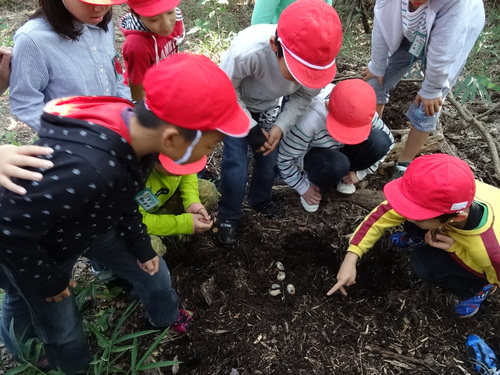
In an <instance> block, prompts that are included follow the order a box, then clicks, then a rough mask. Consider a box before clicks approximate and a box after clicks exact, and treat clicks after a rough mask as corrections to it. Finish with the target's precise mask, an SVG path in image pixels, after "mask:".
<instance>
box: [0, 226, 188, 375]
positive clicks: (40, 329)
mask: <svg viewBox="0 0 500 375" xmlns="http://www.w3.org/2000/svg"><path fill="white" fill-rule="evenodd" d="M126 249H127V246H126V244H125V243H124V240H123V239H122V238H121V237H120V235H119V234H118V231H116V230H112V231H110V232H108V233H107V234H105V235H102V236H100V237H97V238H96V240H95V245H93V246H92V247H91V248H90V249H88V250H87V251H86V252H85V253H84V255H85V256H86V257H88V258H90V259H92V260H95V261H98V262H99V263H100V264H102V265H103V266H105V267H108V268H110V269H111V270H113V271H115V272H116V273H117V274H119V275H120V276H122V277H123V278H125V279H127V280H128V281H130V282H131V283H132V284H133V285H134V287H135V290H136V291H137V293H138V294H139V297H140V299H141V301H142V303H143V305H144V307H145V309H146V311H147V313H148V317H149V320H150V322H151V324H153V325H154V326H156V327H159V328H163V327H166V326H169V325H171V324H173V323H174V322H175V321H176V319H177V316H178V314H179V310H178V308H179V307H178V306H179V299H178V297H177V294H176V292H175V290H174V289H173V288H172V283H171V279H170V272H169V270H168V268H167V265H166V264H165V261H164V260H163V259H161V258H160V270H159V271H158V272H157V273H156V274H155V275H153V276H150V275H149V274H147V273H146V272H144V271H142V270H141V269H140V268H139V266H138V265H137V259H136V258H135V256H133V254H132V253H130V252H129V251H128V250H126ZM76 260H77V258H74V259H71V260H69V261H67V262H65V263H64V264H60V269H61V270H63V271H64V272H67V273H68V274H71V270H72V268H73V265H74V263H75V261H76ZM0 288H2V289H4V290H5V298H4V302H3V308H2V317H1V326H0V336H1V338H2V340H3V342H4V343H5V345H6V347H7V349H8V350H9V351H10V352H11V353H12V354H18V353H19V351H18V349H17V348H16V347H15V345H14V344H13V342H12V340H11V338H10V335H9V325H10V322H11V320H12V319H14V328H15V333H16V336H18V338H19V337H20V334H21V333H22V332H24V331H25V332H26V335H25V336H24V340H23V341H26V340H27V339H29V338H31V337H37V338H38V339H39V340H40V341H41V342H43V343H44V344H45V345H44V348H45V352H46V355H47V358H48V360H49V364H50V367H51V368H54V369H56V368H60V369H61V370H63V371H64V372H65V373H68V374H71V373H72V372H75V371H78V370H82V369H85V368H87V366H88V363H89V361H90V358H91V353H90V350H89V347H88V343H87V338H86V337H85V335H84V333H83V330H82V325H81V316H80V312H79V311H78V309H77V307H76V304H75V300H74V297H73V296H71V297H70V298H66V299H64V300H62V301H61V302H46V301H45V298H43V297H41V296H39V295H38V294H36V293H34V292H33V291H32V290H31V289H30V288H29V287H28V286H26V285H24V284H23V281H22V280H20V279H19V278H18V277H17V274H16V273H15V272H12V271H11V270H10V269H8V268H7V267H6V266H3V265H2V266H1V267H0Z"/></svg>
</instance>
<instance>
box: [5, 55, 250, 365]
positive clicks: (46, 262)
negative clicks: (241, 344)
mask: <svg viewBox="0 0 500 375" xmlns="http://www.w3.org/2000/svg"><path fill="white" fill-rule="evenodd" d="M144 89H145V98H144V102H140V103H138V104H137V106H136V107H135V108H134V107H133V105H132V104H131V102H129V101H127V100H124V99H120V98H112V97H69V98H63V99H56V100H54V101H52V102H50V103H48V104H47V106H46V107H45V109H44V114H43V115H42V120H41V122H42V127H41V129H40V132H39V137H40V139H39V140H38V141H37V144H38V145H41V146H49V147H51V148H52V149H53V150H54V153H53V154H49V155H47V156H45V158H47V159H50V161H52V163H53V165H54V166H53V167H52V168H50V169H47V170H45V169H38V170H36V171H37V172H39V173H41V174H42V177H43V178H42V179H41V180H40V181H34V182H30V181H21V180H17V181H14V182H15V183H17V184H19V185H21V186H22V187H24V188H25V189H26V194H25V195H18V194H15V193H12V192H9V191H6V190H5V189H2V191H1V194H0V207H2V217H1V218H0V288H2V289H3V290H4V291H5V298H4V300H3V308H2V317H1V322H0V336H1V338H2V340H3V342H4V343H5V344H6V347H7V348H8V350H9V351H10V352H11V353H13V354H16V347H18V346H17V345H13V339H14V338H13V337H11V332H12V331H11V330H10V326H11V324H12V325H13V334H14V335H15V336H16V340H19V341H20V342H21V347H23V345H22V344H23V343H24V342H26V340H28V339H30V338H37V339H38V340H40V341H41V342H42V343H43V344H44V350H45V355H46V357H47V359H48V367H47V368H45V369H44V370H45V371H46V370H50V369H60V370H62V371H63V372H65V373H68V374H70V373H74V372H77V371H82V370H85V369H86V368H87V366H88V363H89V360H90V357H91V353H90V350H89V347H88V344H87V339H86V337H85V335H84V333H83V330H82V326H81V317H80V314H79V311H78V309H77V307H76V304H75V301H74V298H73V296H72V293H71V288H73V287H74V286H75V283H74V281H73V280H72V278H71V271H72V268H73V265H74V263H75V261H76V260H77V258H78V257H79V256H80V255H84V256H86V257H88V258H89V259H91V260H96V261H98V262H99V263H100V264H102V265H103V266H105V267H107V268H109V269H110V270H112V271H114V272H116V273H117V274H119V275H120V276H122V277H123V278H125V279H127V280H129V281H130V282H131V283H132V284H133V286H134V288H135V290H136V292H137V293H138V295H139V298H140V299H141V301H142V304H143V306H144V307H145V309H146V311H147V314H148V319H149V323H150V324H151V325H153V326H154V327H157V328H160V329H162V328H164V327H168V326H172V327H173V328H175V329H178V330H179V331H184V330H185V325H186V322H187V321H188V320H189V316H188V315H187V314H186V313H185V312H183V310H179V298H178V296H177V294H176V292H175V290H174V288H173V287H172V283H171V278H170V273H169V270H168V268H167V266H166V264H165V261H164V260H163V259H162V258H159V257H158V256H157V255H156V253H155V251H154V250H153V249H152V247H151V241H150V238H149V236H148V235H147V232H146V228H145V226H144V224H143V223H142V215H141V214H140V212H139V210H138V207H137V203H136V202H135V201H134V198H136V199H137V200H138V201H141V200H142V199H143V198H144V194H143V193H144V191H143V190H141V189H143V187H144V183H145V181H146V179H147V177H148V176H149V174H150V172H151V169H152V167H153V166H154V164H155V163H156V161H157V153H163V154H165V155H167V156H168V157H170V158H171V159H172V160H175V161H176V162H177V163H179V164H182V163H186V162H194V161H196V160H199V159H200V158H202V156H203V155H204V154H206V153H207V152H209V151H210V150H211V149H212V148H213V147H214V146H215V145H216V144H217V142H219V141H220V140H221V139H222V138H223V136H224V134H231V135H232V136H236V137H237V136H245V135H246V134H247V132H248V128H249V121H248V117H247V116H246V114H245V113H244V112H243V111H242V110H241V108H240V107H239V105H238V103H237V99H236V94H235V93H234V89H233V87H232V85H231V82H230V80H229V79H228V77H227V75H226V74H225V73H224V72H223V71H222V70H220V68H218V67H217V66H216V65H215V64H214V63H212V62H211V61H210V60H209V59H208V58H206V57H204V56H196V55H191V54H178V55H176V56H175V57H172V58H171V59H168V60H165V61H163V62H162V63H160V64H158V65H157V66H155V67H153V68H152V69H151V70H150V71H149V72H148V73H147V74H146V77H145V80H144ZM193 102H194V103H196V105H195V106H193V105H192V103H193ZM22 333H24V336H22Z"/></svg>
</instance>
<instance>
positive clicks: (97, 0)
mask: <svg viewBox="0 0 500 375" xmlns="http://www.w3.org/2000/svg"><path fill="white" fill-rule="evenodd" d="M80 1H81V2H82V3H87V4H95V5H118V4H123V3H126V2H127V0H80Z"/></svg>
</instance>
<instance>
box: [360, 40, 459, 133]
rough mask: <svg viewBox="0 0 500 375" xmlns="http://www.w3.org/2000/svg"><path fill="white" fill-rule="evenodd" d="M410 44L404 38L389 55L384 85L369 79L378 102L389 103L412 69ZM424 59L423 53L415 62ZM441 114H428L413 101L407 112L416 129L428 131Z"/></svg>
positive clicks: (446, 92)
mask: <svg viewBox="0 0 500 375" xmlns="http://www.w3.org/2000/svg"><path fill="white" fill-rule="evenodd" d="M410 46H411V43H410V41H409V40H408V39H406V38H403V41H402V42H401V45H400V46H399V48H398V50H397V51H396V52H394V54H392V55H391V57H389V65H388V66H387V69H386V70H385V74H384V81H383V84H382V86H380V85H379V84H378V81H377V78H371V79H369V80H368V81H367V83H369V84H370V85H371V86H372V87H373V89H374V90H375V93H376V94H377V103H378V104H387V103H388V102H389V97H390V92H391V91H392V90H393V89H394V88H395V87H396V85H397V84H398V83H399V81H400V80H401V79H402V78H403V77H404V76H405V75H406V73H407V72H408V71H409V70H410V64H412V55H411V54H410V53H409V52H408V49H409V48H410ZM422 59H423V53H422V54H421V55H420V56H419V57H418V59H415V61H414V62H416V61H418V60H420V61H422ZM453 84H454V82H453ZM450 87H451V86H449V87H445V88H443V90H442V92H441V97H442V98H443V99H444V98H445V97H446V95H447V94H448V92H449V91H450V89H449V88H450ZM440 115H441V111H439V112H437V113H436V114H435V115H434V116H426V115H425V113H423V109H422V106H415V105H414V104H413V101H412V104H410V107H409V109H408V112H407V113H406V116H407V117H408V119H409V120H410V121H411V123H412V124H413V126H415V129H417V130H418V131H421V132H426V133H427V132H432V131H433V130H435V129H436V125H437V123H438V120H439V116H440Z"/></svg>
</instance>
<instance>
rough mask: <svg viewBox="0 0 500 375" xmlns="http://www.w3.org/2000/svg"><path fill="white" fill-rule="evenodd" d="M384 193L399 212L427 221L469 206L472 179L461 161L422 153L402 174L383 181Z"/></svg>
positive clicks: (445, 156) (443, 155)
mask: <svg viewBox="0 0 500 375" xmlns="http://www.w3.org/2000/svg"><path fill="white" fill-rule="evenodd" d="M384 194H385V196H386V198H387V200H388V201H389V204H390V205H391V206H392V207H393V208H394V209H395V210H396V212H398V213H399V214H400V215H402V216H404V217H406V218H408V219H411V220H428V219H432V218H435V217H438V216H440V215H442V214H453V213H457V212H460V211H463V210H464V209H466V208H467V207H469V206H470V205H471V204H472V201H473V200H474V196H475V195H476V182H475V180H474V175H473V174H472V171H471V169H470V167H469V166H468V165H467V163H466V162H464V161H463V160H461V159H459V158H456V157H455V156H450V155H446V154H433V155H424V156H420V157H418V158H416V159H415V160H414V161H413V162H411V164H410V165H409V166H408V169H406V171H405V173H404V175H403V177H401V178H398V179H396V180H394V181H391V182H389V183H387V184H386V185H385V186H384Z"/></svg>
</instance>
